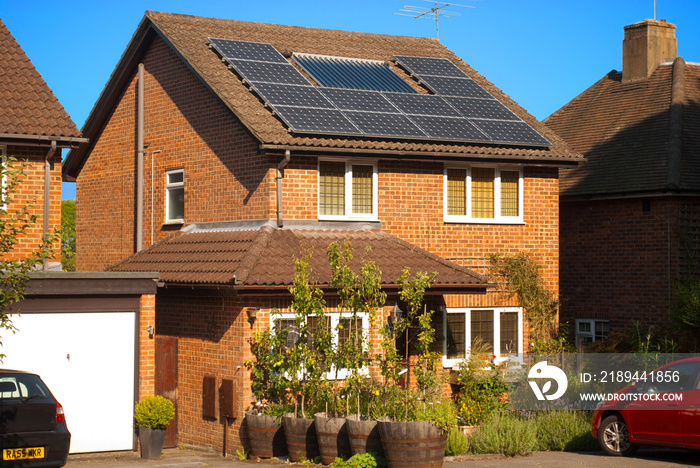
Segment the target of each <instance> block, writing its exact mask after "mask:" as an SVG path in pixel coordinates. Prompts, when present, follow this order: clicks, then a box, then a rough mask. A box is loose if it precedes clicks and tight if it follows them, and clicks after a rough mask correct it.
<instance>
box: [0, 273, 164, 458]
mask: <svg viewBox="0 0 700 468" xmlns="http://www.w3.org/2000/svg"><path fill="white" fill-rule="evenodd" d="M144 276H145V278H144ZM156 288H157V286H156V283H155V278H154V274H149V275H142V274H136V275H123V274H116V275H115V274H112V273H92V274H90V273H72V274H71V273H61V274H59V273H41V274H34V275H32V280H31V281H30V284H29V286H28V289H27V295H26V297H25V299H24V300H23V301H22V302H21V303H19V304H18V305H16V306H15V307H14V308H13V311H14V312H17V311H19V313H13V314H11V317H12V321H13V324H14V325H15V327H17V329H18V331H17V333H16V334H14V335H13V334H12V333H10V332H6V331H5V332H4V333H2V349H1V350H0V352H2V353H3V354H5V355H6V357H5V358H4V359H3V362H2V367H5V368H10V369H19V370H27V371H30V372H35V373H37V374H39V375H41V377H42V379H43V380H44V381H45V382H46V383H47V385H48V386H49V388H50V389H51V391H52V392H53V393H54V395H55V396H56V399H57V400H58V401H59V402H60V403H61V404H62V405H63V407H64V410H65V414H66V421H67V423H68V429H69V430H70V432H71V448H70V452H71V453H84V452H103V451H114V450H131V449H133V448H134V447H135V445H134V444H135V440H134V428H133V408H134V404H135V401H136V398H137V395H138V383H139V368H138V364H139V360H138V358H137V356H138V355H139V329H140V328H141V327H140V323H142V322H141V320H142V319H144V315H147V314H143V313H142V311H141V304H142V301H141V296H142V295H143V294H148V293H150V294H154V293H155V290H156ZM146 336H148V335H147V334H146Z"/></svg>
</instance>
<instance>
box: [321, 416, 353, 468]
mask: <svg viewBox="0 0 700 468" xmlns="http://www.w3.org/2000/svg"><path fill="white" fill-rule="evenodd" d="M314 421H315V422H316V439H318V449H319V451H320V452H321V463H323V464H324V465H330V464H331V463H333V461H335V459H336V458H338V457H341V458H348V457H350V456H351V455H352V453H351V451H350V439H348V427H347V424H346V420H345V413H316V414H315V415H314Z"/></svg>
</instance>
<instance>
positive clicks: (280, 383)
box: [245, 320, 288, 458]
mask: <svg viewBox="0 0 700 468" xmlns="http://www.w3.org/2000/svg"><path fill="white" fill-rule="evenodd" d="M287 332H288V330H284V329H282V328H281V327H280V324H279V320H278V321H277V322H276V324H275V328H274V330H273V329H272V328H271V327H269V326H268V327H266V328H265V329H264V330H261V331H259V332H256V333H253V335H252V336H251V338H250V349H251V352H252V354H253V357H254V359H251V360H248V361H246V363H245V365H246V367H247V368H248V370H250V382H251V388H252V390H253V394H254V395H255V397H256V401H255V402H253V403H252V404H251V407H250V408H249V409H248V411H246V414H245V422H246V428H247V431H248V440H249V442H250V451H251V454H252V455H253V456H255V457H258V458H272V457H281V456H284V455H287V443H286V442H285V439H284V429H283V427H282V419H281V417H282V414H284V413H286V412H287V411H285V410H283V409H281V408H283V407H284V405H283V404H282V396H283V394H284V392H285V388H286V386H287V382H286V379H285V378H284V368H283V365H284V355H285V351H284V349H285V346H284V345H285V343H286V340H287Z"/></svg>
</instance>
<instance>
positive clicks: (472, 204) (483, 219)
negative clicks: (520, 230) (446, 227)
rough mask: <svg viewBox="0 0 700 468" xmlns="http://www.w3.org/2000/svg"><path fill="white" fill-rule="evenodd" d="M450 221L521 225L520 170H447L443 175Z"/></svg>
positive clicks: (521, 179) (521, 181)
mask: <svg viewBox="0 0 700 468" xmlns="http://www.w3.org/2000/svg"><path fill="white" fill-rule="evenodd" d="M444 200H445V206H444V219H445V221H447V222H470V223H521V222H522V221H523V177H522V171H521V170H520V169H517V168H516V169H509V168H498V167H479V166H476V167H470V168H458V167H448V168H446V169H445V175H444Z"/></svg>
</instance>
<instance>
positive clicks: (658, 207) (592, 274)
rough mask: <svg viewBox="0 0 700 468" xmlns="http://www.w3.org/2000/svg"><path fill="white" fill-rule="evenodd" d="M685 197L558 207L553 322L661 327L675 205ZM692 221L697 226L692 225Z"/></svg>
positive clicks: (670, 275)
mask: <svg viewBox="0 0 700 468" xmlns="http://www.w3.org/2000/svg"><path fill="white" fill-rule="evenodd" d="M683 200H688V199H678V198H672V197H663V198H661V197H659V198H650V199H648V202H649V211H644V209H643V203H644V200H643V199H638V198H630V199H620V200H595V201H576V202H570V201H566V202H565V203H562V206H561V232H562V236H561V264H562V269H561V272H562V273H561V274H562V277H561V317H562V320H567V321H570V322H571V323H572V324H573V323H574V320H575V319H576V318H600V319H606V320H609V321H610V330H611V331H619V330H624V329H629V328H631V327H633V326H634V325H633V322H634V321H638V322H641V324H642V326H643V330H646V327H649V326H654V327H655V328H656V330H657V331H660V330H663V327H665V326H667V325H668V319H669V300H670V297H671V292H672V291H671V285H672V281H673V280H675V278H676V272H677V268H678V250H677V249H678V241H677V237H676V232H677V225H678V206H679V202H683ZM696 223H697V220H696Z"/></svg>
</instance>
